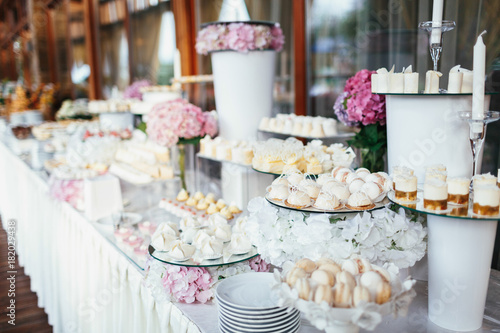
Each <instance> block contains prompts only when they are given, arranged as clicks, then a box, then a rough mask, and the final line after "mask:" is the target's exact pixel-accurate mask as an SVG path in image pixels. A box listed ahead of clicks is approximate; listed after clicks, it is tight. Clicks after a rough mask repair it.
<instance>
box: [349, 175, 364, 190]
mask: <svg viewBox="0 0 500 333" xmlns="http://www.w3.org/2000/svg"><path fill="white" fill-rule="evenodd" d="M363 185H365V181H364V180H363V179H361V178H356V179H354V180H353V181H352V182H351V183H350V184H349V192H351V193H355V192H358V191H359V190H360V189H361V188H362V187H363Z"/></svg>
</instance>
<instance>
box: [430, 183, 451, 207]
mask: <svg viewBox="0 0 500 333" xmlns="http://www.w3.org/2000/svg"><path fill="white" fill-rule="evenodd" d="M424 208H425V209H431V210H445V209H447V208H448V184H447V183H445V182H444V181H442V180H438V179H431V180H428V181H426V182H425V183H424Z"/></svg>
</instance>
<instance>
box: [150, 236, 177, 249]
mask: <svg viewBox="0 0 500 333" xmlns="http://www.w3.org/2000/svg"><path fill="white" fill-rule="evenodd" d="M176 240H177V237H175V236H173V235H171V234H166V233H155V234H154V235H153V237H151V245H152V246H153V247H154V248H155V250H157V251H168V250H169V249H170V247H171V244H172V243H173V242H175V241H176Z"/></svg>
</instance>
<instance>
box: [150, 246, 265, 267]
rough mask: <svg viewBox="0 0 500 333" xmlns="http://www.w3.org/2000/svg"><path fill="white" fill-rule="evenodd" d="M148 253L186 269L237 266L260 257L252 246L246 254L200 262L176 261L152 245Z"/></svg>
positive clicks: (191, 260) (192, 260)
mask: <svg viewBox="0 0 500 333" xmlns="http://www.w3.org/2000/svg"><path fill="white" fill-rule="evenodd" d="M148 252H149V254H150V255H151V256H152V257H153V258H155V259H156V260H158V261H161V262H163V263H165V264H170V265H176V266H186V267H216V266H225V265H232V264H237V263H239V262H243V261H247V260H250V259H252V258H254V257H256V256H258V255H259V254H258V253H257V248H256V247H255V246H252V249H251V250H250V251H249V252H248V253H245V254H233V255H230V256H223V257H221V258H219V259H205V260H199V261H198V260H195V259H193V258H191V259H189V260H186V261H175V260H172V258H170V257H169V256H168V252H164V251H157V250H155V248H154V247H153V246H151V245H150V246H149V248H148ZM197 252H198V251H197ZM195 256H196V253H195ZM195 256H194V257H195Z"/></svg>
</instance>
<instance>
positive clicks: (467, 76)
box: [459, 68, 474, 94]
mask: <svg viewBox="0 0 500 333" xmlns="http://www.w3.org/2000/svg"><path fill="white" fill-rule="evenodd" d="M459 71H460V73H462V74H463V77H462V88H461V90H460V92H461V93H462V94H471V93H472V79H473V77H474V75H473V72H472V71H471V70H468V69H465V68H460V70H459Z"/></svg>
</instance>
